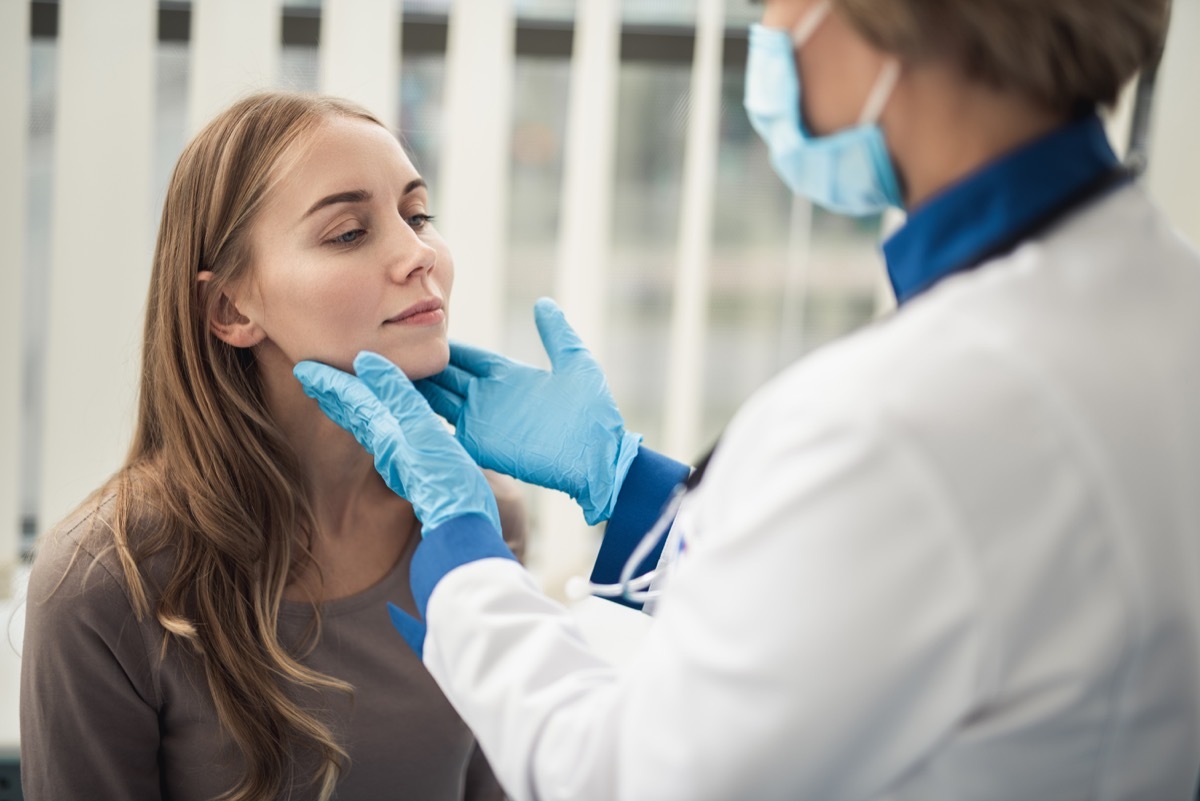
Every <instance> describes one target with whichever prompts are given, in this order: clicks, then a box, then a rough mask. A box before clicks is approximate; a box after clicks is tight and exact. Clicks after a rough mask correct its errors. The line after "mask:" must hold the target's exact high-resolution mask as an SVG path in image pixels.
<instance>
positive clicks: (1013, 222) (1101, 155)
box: [883, 114, 1119, 304]
mask: <svg viewBox="0 0 1200 801" xmlns="http://www.w3.org/2000/svg"><path fill="white" fill-rule="evenodd" d="M1118 167H1119V161H1118V160H1117V157H1116V155H1115V154H1114V153H1113V151H1112V147H1111V146H1110V145H1109V143H1108V136H1107V135H1106V134H1105V131H1104V125H1103V123H1101V121H1100V118H1099V117H1097V116H1096V115H1095V114H1088V115H1087V116H1085V117H1083V118H1080V119H1078V120H1075V121H1074V122H1071V123H1069V124H1067V125H1065V126H1063V127H1062V128H1059V129H1057V130H1056V131H1053V132H1052V133H1050V134H1047V135H1046V136H1044V137H1042V138H1040V139H1038V140H1036V141H1034V142H1031V143H1029V144H1027V145H1024V146H1022V147H1021V148H1019V149H1018V150H1015V151H1013V152H1012V153H1010V154H1008V155H1006V156H1003V157H1001V158H1000V159H998V160H996V161H994V162H992V163H991V164H988V165H987V166H985V167H983V168H982V169H980V170H979V171H978V172H976V173H974V174H972V175H970V176H968V177H967V178H965V179H963V180H962V181H960V182H959V183H957V184H955V185H953V186H951V187H950V188H949V189H946V190H944V191H943V192H941V193H939V194H937V195H935V196H934V197H933V198H932V199H931V200H929V201H928V202H927V203H925V204H924V205H922V206H920V207H919V208H918V209H916V210H915V211H913V212H912V214H911V215H910V216H909V218H908V222H907V223H905V225H904V227H903V228H901V229H900V230H899V231H897V232H896V233H895V235H893V236H892V237H891V238H890V239H888V241H887V242H885V243H884V245H883V253H884V257H885V259H886V260H887V269H888V277H889V278H890V279H891V282H892V289H893V290H894V291H895V293H896V299H897V301H898V302H899V303H901V304H903V303H905V302H906V301H908V300H911V299H912V298H913V297H914V296H916V295H918V294H920V293H921V292H923V291H924V290H926V289H929V288H930V287H932V286H933V285H934V284H936V283H937V282H938V281H940V280H942V279H943V278H945V277H946V276H948V275H951V274H953V273H956V272H960V271H963V270H967V269H971V268H972V267H974V266H976V265H978V264H979V263H980V262H982V261H984V260H986V259H988V258H991V257H994V256H997V255H1000V254H1002V253H1003V252H1005V251H1006V250H1008V249H1010V248H1012V247H1013V246H1015V245H1016V244H1017V243H1018V242H1019V241H1020V240H1021V239H1023V238H1025V237H1026V236H1029V235H1031V234H1032V233H1033V232H1034V231H1035V230H1036V229H1037V228H1038V227H1039V225H1040V224H1041V223H1042V221H1044V220H1047V219H1050V218H1053V217H1055V216H1057V214H1058V213H1060V212H1061V211H1062V210H1063V209H1064V207H1069V206H1071V205H1074V204H1075V203H1076V202H1079V201H1080V200H1082V199H1083V197H1086V196H1088V195H1090V194H1091V192H1090V191H1088V190H1089V188H1090V187H1092V186H1097V187H1098V188H1099V187H1100V186H1101V185H1102V184H1103V183H1104V178H1105V176H1110V175H1112V174H1113V173H1114V172H1116V171H1117V169H1118ZM1098 182H1100V183H1099V184H1098Z"/></svg>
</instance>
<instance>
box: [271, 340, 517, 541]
mask: <svg viewBox="0 0 1200 801" xmlns="http://www.w3.org/2000/svg"><path fill="white" fill-rule="evenodd" d="M354 371H355V373H357V375H356V376H355V375H350V374H349V373H344V372H342V371H341V370H338V369H336V368H334V367H329V366H328V365H324V364H320V363H318V362H312V361H303V362H300V363H299V364H297V365H296V367H295V368H294V369H293V371H292V373H293V374H294V375H295V376H296V378H297V379H298V380H299V381H300V383H301V384H302V385H303V386H304V392H305V393H306V394H307V395H308V396H309V397H311V398H315V399H316V401H317V403H318V404H320V406H321V411H323V412H325V414H326V415H328V416H329V418H330V419H331V420H333V421H334V422H335V423H337V424H338V425H340V426H341V427H342V428H344V429H346V430H347V431H349V432H350V433H351V434H353V435H354V438H355V439H357V440H358V442H359V444H361V445H362V446H363V447H364V448H366V449H367V450H368V451H369V452H370V453H371V454H372V455H373V456H374V457H375V469H376V470H378V471H379V475H381V476H383V480H384V481H385V482H386V483H387V485H388V486H389V487H391V489H392V491H393V492H395V493H396V494H397V495H399V496H401V497H403V498H407V499H408V500H409V501H410V502H411V503H412V505H413V510H414V511H415V512H416V515H417V519H418V520H420V521H421V525H422V533H424V532H425V531H427V530H430V529H433V528H437V527H438V526H439V525H441V524H443V523H445V522H446V521H448V520H450V519H452V518H455V517H459V516H461V515H466V514H472V513H474V514H480V515H483V516H485V517H486V518H488V519H489V520H490V521H491V522H492V525H493V526H495V529H496V532H497V536H499V531H500V512H499V510H498V509H497V508H496V498H495V496H494V495H492V489H491V487H490V486H488V483H487V479H486V478H484V475H483V473H482V472H481V471H480V469H479V466H478V465H476V464H475V462H474V461H472V460H471V457H470V456H468V455H467V453H466V451H464V450H463V448H462V446H461V445H460V444H459V443H458V442H457V441H456V440H455V439H454V436H453V435H452V434H451V433H450V432H449V431H447V430H446V427H445V425H444V424H443V423H442V421H441V420H439V419H438V418H437V416H435V415H434V413H433V410H432V409H430V408H429V404H428V403H426V402H425V400H424V399H423V398H422V397H421V396H420V394H419V393H418V392H417V391H416V389H415V388H414V387H413V385H412V382H410V381H409V380H408V377H407V376H405V375H404V373H402V372H401V371H400V369H399V368H398V367H396V366H395V365H394V364H392V363H391V362H389V361H388V360H387V359H385V358H383V357H382V356H379V355H377V354H374V353H369V352H366V351H364V352H362V353H360V354H358V357H357V358H356V359H355V360H354Z"/></svg>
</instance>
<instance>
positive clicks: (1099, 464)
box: [296, 0, 1200, 801]
mask: <svg viewBox="0 0 1200 801" xmlns="http://www.w3.org/2000/svg"><path fill="white" fill-rule="evenodd" d="M1165 6H1166V0H1028V2H1012V0H973V1H972V2H970V3H934V2H929V1H928V0H888V1H887V2H879V0H833V1H832V2H821V1H818V0H768V2H767V4H766V7H765V11H764V16H763V25H762V26H761V27H757V26H756V27H755V28H754V29H752V31H751V33H750V56H749V63H748V65H747V75H746V109H747V112H748V113H749V115H750V119H751V120H752V121H753V123H754V126H755V128H756V129H757V130H758V131H759V132H760V133H761V134H762V136H763V137H764V138H765V139H766V141H767V143H768V145H769V146H770V151H771V157H772V161H773V163H774V165H775V168H776V169H777V171H778V172H779V174H780V176H781V177H782V178H783V180H784V181H785V182H787V184H788V185H789V186H790V187H791V188H792V189H793V190H794V191H796V192H799V193H803V194H805V195H807V196H809V197H810V198H812V199H813V200H814V201H815V202H817V203H820V204H822V205H824V206H825V207H827V208H829V209H832V210H834V211H839V212H843V213H847V214H865V213H873V212H878V211H881V210H883V209H885V208H887V207H888V206H901V207H904V208H906V209H908V211H909V217H908V221H907V224H906V225H905V226H904V227H903V229H901V230H900V231H899V232H898V233H897V234H896V235H895V236H894V237H892V238H891V239H890V240H889V241H888V242H887V243H886V244H885V246H884V255H885V258H886V262H887V269H888V275H889V277H890V279H891V282H892V285H893V287H894V289H895V292H896V296H897V298H898V300H899V302H900V309H899V311H898V313H897V314H895V315H893V316H892V317H890V318H889V319H887V320H884V321H881V322H880V323H878V324H876V325H874V326H871V327H870V328H868V329H867V330H864V331H862V332H860V333H858V334H856V335H854V336H851V337H848V338H846V339H845V340H843V341H841V342H839V343H837V344H834V345H832V346H830V347H827V348H825V349H823V350H822V351H820V352H818V353H816V354H814V355H812V356H811V357H809V358H807V359H805V360H803V361H802V362H801V363H799V364H796V365H794V366H793V367H791V368H789V369H787V370H785V371H784V372H783V373H781V374H780V375H779V376H777V377H776V378H775V379H774V380H773V381H772V382H770V383H769V384H768V385H766V386H765V387H763V388H762V389H761V390H760V391H759V392H758V393H757V394H756V395H755V396H754V397H753V398H752V399H751V400H750V401H749V402H748V403H747V404H746V405H745V407H744V408H743V409H741V410H740V412H739V413H738V414H737V415H736V417H735V418H734V420H733V421H732V422H731V423H730V425H729V427H728V429H727V430H726V431H725V433H724V435H723V436H722V438H721V440H720V442H719V444H718V445H717V447H716V449H715V452H714V453H713V454H712V457H711V460H707V464H706V465H705V468H704V470H703V471H702V473H701V471H700V470H697V471H695V472H694V473H692V474H691V476H690V478H688V474H689V470H688V468H687V467H685V466H683V465H679V464H677V463H675V462H672V461H671V460H669V459H666V458H664V457H662V456H660V455H658V454H656V453H654V452H653V451H651V450H649V449H648V448H646V447H645V446H644V445H642V444H641V442H640V438H639V437H638V436H636V435H633V434H630V433H628V432H627V431H625V429H624V425H623V423H622V419H621V416H620V414H619V412H618V411H617V408H616V406H615V405H614V404H613V401H612V399H611V397H610V395H609V392H608V390H607V388H606V384H605V380H604V376H603V374H602V372H601V371H600V368H599V367H598V366H597V364H596V362H595V361H594V360H593V359H592V358H591V356H590V355H589V354H588V352H587V350H586V349H585V348H584V347H583V345H582V343H580V342H579V340H578V339H577V338H576V337H575V335H574V334H573V332H572V331H571V329H570V328H569V326H568V325H567V324H566V322H565V321H564V319H563V317H562V315H561V313H560V312H559V311H558V310H557V308H556V307H555V306H554V305H553V304H552V303H550V302H548V301H542V302H540V303H539V304H538V306H537V307H536V310H535V314H536V322H537V325H538V327H539V330H540V332H541V335H542V339H543V342H544V343H545V346H546V349H547V351H548V353H549V355H550V360H551V363H552V365H553V368H552V370H551V371H542V370H536V369H533V368H530V367H526V366H523V365H519V364H516V363H513V362H510V361H508V360H506V359H504V358H503V357H500V356H498V355H494V354H490V353H487V352H483V351H479V350H474V349H471V348H468V347H463V346H456V347H455V349H454V351H453V353H452V356H451V365H450V367H449V368H448V369H447V371H446V372H445V373H443V374H441V375H440V376H439V377H437V378H435V379H433V380H432V381H429V382H425V383H423V384H422V386H421V387H420V393H423V394H424V397H422V394H418V390H417V389H414V387H413V385H412V384H410V383H409V382H408V380H407V379H406V378H405V377H404V376H403V375H402V374H400V372H399V371H398V370H397V369H396V368H394V367H393V366H391V365H390V364H388V363H387V362H385V361H383V360H382V359H380V358H379V357H376V356H373V355H371V354H363V355H361V356H360V358H359V360H358V361H357V362H356V372H357V375H356V376H351V375H348V374H346V373H341V372H339V371H337V370H333V369H332V368H328V367H325V366H323V365H318V364H315V363H312V362H304V363H301V364H300V365H299V366H298V367H297V368H296V375H297V376H298V378H299V379H300V380H301V381H302V383H304V384H305V386H306V387H307V390H308V392H309V394H311V395H312V396H313V397H315V398H317V399H318V401H319V403H320V404H321V406H322V408H323V409H325V411H326V413H327V414H329V415H330V416H331V417H333V418H334V419H335V420H337V421H338V422H339V423H341V424H342V425H343V426H345V427H346V428H347V429H349V430H350V431H352V432H354V433H355V434H356V436H357V437H358V439H359V441H360V442H362V443H363V445H364V446H365V447H367V448H368V449H369V450H371V451H372V452H373V453H374V454H375V460H376V465H377V466H378V468H379V470H380V471H381V473H382V474H383V475H384V476H385V478H386V479H387V481H388V483H389V485H390V486H391V487H392V488H393V489H394V490H395V491H397V492H399V493H401V494H403V495H404V496H405V497H407V498H409V499H410V500H412V502H413V504H414V505H415V507H416V509H417V514H418V516H419V517H420V518H421V520H422V523H423V526H424V540H423V542H422V544H421V545H420V547H419V548H418V550H417V553H416V556H415V557H414V559H413V566H412V584H413V587H414V592H415V594H416V601H417V606H418V608H419V610H420V612H421V620H420V621H418V620H415V619H412V618H409V617H407V616H406V615H404V614H403V613H400V612H399V610H393V617H394V619H395V622H396V624H397V627H398V628H400V629H401V630H402V632H404V634H405V636H406V637H407V638H408V640H409V642H410V643H411V644H413V646H414V647H415V648H417V649H418V652H419V653H422V654H423V659H424V662H425V665H426V666H427V668H428V669H429V671H430V672H431V673H432V675H433V676H434V678H435V679H436V680H437V682H438V683H439V684H440V685H441V687H442V689H443V690H444V691H445V692H446V695H447V696H448V697H449V698H450V699H451V701H452V702H453V704H454V706H455V707H456V708H457V709H458V711H459V713H460V714H461V715H462V717H463V718H464V719H465V720H466V722H467V723H468V724H469V725H470V727H471V728H472V729H474V730H475V732H476V734H477V736H478V738H479V741H480V743H481V744H482V746H483V749H484V751H485V752H486V753H487V755H488V757H489V759H490V760H491V763H492V765H493V766H494V768H495V770H496V771H497V773H498V775H499V776H500V778H501V780H502V782H503V783H504V784H505V786H506V788H507V790H508V792H509V793H510V794H511V796H512V797H513V798H515V799H519V800H524V799H541V800H542V801H550V800H551V799H564V800H565V799H572V800H573V801H581V800H585V799H653V800H654V801H663V800H665V799H679V800H680V801H702V800H703V799H714V800H716V799H723V800H724V799H753V801H770V800H771V799H808V798H813V799H825V800H826V801H828V800H829V799H847V800H850V799H855V800H857V799H884V798H886V799H922V800H923V801H930V799H946V800H947V801H950V800H953V801H975V800H977V799H979V800H981V799H1022V800H1027V799H1039V800H1040V799H1110V800H1116V799H1146V798H1154V799H1191V798H1192V797H1193V796H1192V793H1193V792H1194V789H1195V782H1196V777H1197V768H1198V766H1200V501H1198V500H1197V497H1198V496H1197V488H1200V258H1198V257H1197V254H1196V252H1195V251H1194V250H1192V249H1191V248H1190V247H1189V246H1188V245H1187V244H1186V243H1184V242H1182V241H1181V240H1180V239H1179V238H1178V237H1177V236H1176V235H1175V233H1174V232H1173V231H1172V230H1171V228H1170V226H1169V225H1168V224H1167V222H1166V221H1165V220H1164V219H1163V216H1162V215H1161V214H1160V213H1159V211H1158V210H1157V209H1156V208H1155V207H1154V206H1153V204H1152V203H1151V202H1150V201H1149V200H1148V199H1147V198H1146V195H1145V193H1144V192H1143V190H1142V189H1141V188H1140V187H1139V186H1138V185H1137V184H1136V183H1133V182H1132V181H1131V180H1130V178H1129V177H1128V176H1127V175H1126V174H1125V173H1124V172H1122V170H1121V168H1120V166H1119V164H1118V161H1117V159H1116V158H1115V157H1114V155H1113V152H1112V151H1111V150H1110V148H1109V145H1108V142H1107V141H1106V138H1105V135H1104V130H1103V128H1102V127H1101V123H1100V121H1099V119H1098V118H1097V117H1096V115H1095V109H1096V107H1097V106H1098V105H1103V104H1109V103H1112V102H1113V100H1114V99H1115V96H1116V94H1117V91H1118V89H1119V87H1121V86H1122V84H1123V83H1124V82H1125V81H1126V80H1127V79H1128V78H1129V77H1130V76H1132V75H1133V74H1134V73H1135V71H1136V70H1138V69H1139V68H1140V67H1142V66H1143V65H1144V64H1145V63H1146V62H1147V60H1148V59H1150V58H1151V57H1152V55H1153V52H1154V49H1155V45H1156V43H1157V42H1159V41H1160V40H1161V36H1162V30H1163V27H1164V25H1165V22H1166V20H1165V17H1166V8H1165ZM426 398H427V399H428V402H426ZM430 407H432V409H433V410H436V411H437V412H439V413H441V414H442V415H443V416H445V417H447V418H448V419H449V420H450V421H451V422H452V423H453V424H454V425H455V427H456V433H455V435H451V434H450V433H448V432H447V431H446V430H445V429H444V428H443V426H442V425H441V423H440V421H439V420H437V419H436V418H435V416H434V412H433V411H431V408H430ZM476 462H477V463H478V464H480V465H483V466H486V467H492V468H498V469H500V470H504V471H507V472H510V473H511V474H513V475H515V476H517V477H518V478H521V479H524V480H526V481H532V482H535V483H538V484H541V485H544V486H548V487H553V488H556V489H560V490H563V491H565V492H568V493H570V494H571V495H572V496H573V497H575V498H576V499H577V500H578V501H579V503H580V506H581V507H582V509H583V511H584V514H585V516H586V518H587V519H588V520H589V521H592V522H595V521H601V520H607V521H608V527H607V534H606V538H605V541H604V545H603V549H602V553H601V559H600V565H599V566H598V568H597V573H596V574H594V580H596V581H600V582H603V583H609V582H612V581H614V580H615V579H616V573H617V572H618V571H619V570H620V566H621V565H622V564H623V563H624V562H625V561H626V559H627V557H628V556H629V554H630V553H631V551H632V549H633V546H634V545H635V544H636V543H637V542H638V541H639V539H640V538H641V535H642V534H643V533H644V532H645V531H646V530H647V529H649V528H650V526H651V525H652V523H653V522H654V519H655V518H656V517H657V515H658V513H659V510H660V509H661V508H662V506H663V505H664V503H665V501H666V500H667V498H668V496H669V495H670V494H671V491H672V489H673V488H675V487H676V486H677V485H679V484H680V483H681V482H682V481H684V480H685V479H688V483H689V484H690V485H691V487H692V488H691V489H690V491H689V492H688V493H687V494H686V495H685V497H684V501H683V503H682V506H681V508H680V510H679V513H678V515H677V517H675V520H674V527H673V534H672V540H675V541H679V540H681V541H682V542H683V543H684V545H685V550H684V553H683V555H682V556H681V557H680V558H679V559H678V560H677V562H676V567H675V569H674V570H673V571H672V573H671V574H670V576H669V577H668V580H667V587H666V590H665V593H664V594H663V596H662V598H661V600H660V601H659V603H658V607H657V610H656V622H655V625H654V626H653V627H652V628H651V631H650V633H649V635H648V638H647V641H646V643H645V646H644V648H643V650H642V651H641V652H640V654H639V656H638V657H637V659H636V660H635V661H634V662H633V664H632V665H630V666H629V667H628V668H625V669H621V670H618V669H615V668H613V667H612V666H610V665H608V664H606V663H605V662H604V661H603V660H601V659H600V658H599V657H597V656H596V655H594V654H593V653H591V652H590V651H589V649H588V647H587V646H586V645H585V643H584V642H583V640H582V638H581V636H580V634H579V633H578V631H577V630H576V629H575V627H574V626H573V624H572V620H571V617H570V616H569V615H568V614H567V613H566V612H565V611H564V610H563V609H562V608H561V607H559V606H558V605H557V604H555V603H553V602H552V601H550V600H548V599H547V598H545V597H544V596H543V595H542V594H540V593H539V592H538V590H537V589H536V586H535V583H534V582H533V581H532V580H531V578H530V577H529V576H528V575H527V574H526V572H525V571H524V570H523V569H522V567H521V566H520V565H519V564H518V563H517V562H516V561H515V560H513V559H512V558H511V556H510V555H509V554H508V553H507V551H506V550H505V548H504V545H503V542H502V541H501V539H500V536H499V534H498V533H497V530H498V526H497V522H496V510H495V504H494V502H493V500H492V498H491V495H490V492H489V490H488V487H487V483H486V481H485V480H484V478H483V476H482V474H481V473H480V472H479V469H478V468H477V466H476ZM677 551H678V548H676V547H675V546H674V545H672V546H671V547H670V548H668V549H667V551H666V553H665V555H664V556H663V558H662V561H664V562H666V561H668V560H669V559H670V558H671V557H673V556H674V555H675V554H676V552H677ZM648 561H649V564H650V565H653V563H654V561H655V559H654V558H653V557H652V558H651V559H650V560H648ZM365 700H367V701H368V702H369V699H365Z"/></svg>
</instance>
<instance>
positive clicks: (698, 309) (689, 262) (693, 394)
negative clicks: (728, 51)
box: [663, 0, 725, 461]
mask: <svg viewBox="0 0 1200 801" xmlns="http://www.w3.org/2000/svg"><path fill="white" fill-rule="evenodd" d="M697 5H698V7H697V12H696V13H697V18H696V49H695V54H694V56H693V60H692V82H691V98H690V101H691V102H690V106H689V114H688V130H687V140H686V143H685V146H684V147H685V149H684V162H683V165H684V166H683V192H682V208H681V212H680V224H679V245H678V261H677V264H676V272H675V292H674V308H673V309H672V312H671V340H670V350H669V354H670V356H669V366H668V370H667V393H666V395H667V397H666V406H665V407H664V409H663V416H664V421H663V423H664V424H663V430H664V431H665V432H666V438H665V441H666V452H667V453H668V454H670V455H671V456H673V457H675V458H676V459H682V460H685V461H686V460H691V459H694V458H695V457H696V455H697V454H696V451H697V450H698V448H699V446H700V443H699V437H700V414H701V411H702V408H703V400H704V398H703V379H704V352H705V334H706V331H705V329H706V327H707V322H706V320H707V316H708V294H709V269H710V261H711V258H712V221H713V202H714V197H715V183H716V165H717V145H718V142H719V134H720V112H721V109H720V101H721V50H722V45H723V42H722V38H723V36H724V27H725V17H724V12H725V9H724V0H700V1H699V3H698V4H697Z"/></svg>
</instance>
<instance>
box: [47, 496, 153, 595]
mask: <svg viewBox="0 0 1200 801" xmlns="http://www.w3.org/2000/svg"><path fill="white" fill-rule="evenodd" d="M133 511H134V513H133V514H128V515H125V516H124V519H123V520H122V521H121V522H120V525H122V527H123V536H122V537H121V538H120V539H118V536H117V533H116V527H117V525H118V517H119V515H118V498H117V493H116V491H115V490H112V489H105V490H101V491H99V492H97V493H96V494H95V495H93V496H92V497H91V498H89V499H88V500H87V501H85V502H84V503H82V504H81V505H80V506H79V507H78V508H76V509H75V510H74V511H73V512H71V513H70V514H69V515H67V517H66V518H64V519H63V520H62V521H61V522H59V523H58V524H57V525H55V526H53V527H51V528H50V529H49V530H48V531H47V532H46V533H45V534H43V535H42V537H41V538H40V539H39V541H38V543H37V545H36V547H35V550H34V556H33V567H32V569H31V571H30V576H29V589H28V593H27V598H28V601H29V603H30V604H31V605H32V604H36V603H47V602H49V601H50V599H52V598H54V597H61V598H62V599H63V600H64V601H65V602H68V603H70V602H77V601H79V600H80V598H81V597H86V599H87V601H88V603H90V604H92V603H94V604H101V605H102V606H113V607H120V608H123V611H124V613H126V614H127V613H128V611H129V601H128V591H129V588H128V582H127V580H126V576H125V569H124V564H123V560H122V555H121V550H120V549H119V548H118V542H123V543H125V544H127V546H128V547H129V548H131V549H133V550H134V551H136V550H138V548H139V546H141V545H142V544H143V543H144V542H145V541H146V540H147V538H148V537H149V536H150V534H151V532H152V531H153V528H154V519H155V517H156V516H155V515H154V514H153V512H152V509H151V508H150V507H149V506H147V507H145V508H142V507H141V506H139V507H138V508H137V509H134V510H133ZM160 562H161V559H158V558H150V559H148V560H145V563H144V564H141V565H139V567H140V569H141V570H142V572H143V574H145V573H147V572H155V573H156V572H158V571H157V570H155V568H156V567H157V566H158V565H159V563H160Z"/></svg>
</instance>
